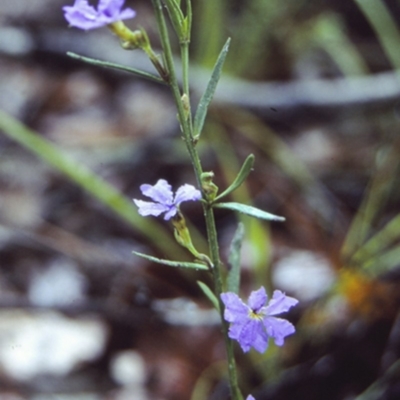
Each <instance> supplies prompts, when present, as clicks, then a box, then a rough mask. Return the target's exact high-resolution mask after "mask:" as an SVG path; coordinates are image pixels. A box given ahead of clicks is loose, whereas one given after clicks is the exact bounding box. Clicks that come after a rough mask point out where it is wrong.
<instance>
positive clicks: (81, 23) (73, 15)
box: [62, 0, 136, 30]
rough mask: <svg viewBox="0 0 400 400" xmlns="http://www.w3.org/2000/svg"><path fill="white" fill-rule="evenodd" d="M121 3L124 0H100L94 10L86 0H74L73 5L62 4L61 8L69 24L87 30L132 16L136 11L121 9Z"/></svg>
mask: <svg viewBox="0 0 400 400" xmlns="http://www.w3.org/2000/svg"><path fill="white" fill-rule="evenodd" d="M123 3H124V0H100V3H99V6H98V9H97V10H96V9H95V8H94V7H92V6H90V5H89V3H88V2H87V0H75V2H74V5H73V6H64V7H63V8H62V9H63V11H64V16H65V19H66V20H67V21H68V23H69V24H70V25H71V26H74V27H76V28H80V29H84V30H88V29H94V28H99V27H102V26H105V25H108V24H110V23H112V22H116V21H120V20H122V19H128V18H133V17H134V16H135V15H136V13H135V11H134V10H132V9H131V8H126V9H124V10H122V11H121V7H122V5H123Z"/></svg>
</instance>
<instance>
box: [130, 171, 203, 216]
mask: <svg viewBox="0 0 400 400" xmlns="http://www.w3.org/2000/svg"><path fill="white" fill-rule="evenodd" d="M140 190H141V192H142V193H143V195H144V196H147V197H150V198H151V199H152V200H153V201H154V202H151V201H143V200H137V199H133V201H134V202H135V204H136V205H137V206H138V208H139V214H140V215H142V216H143V217H147V216H148V215H152V216H154V217H158V216H159V215H161V214H163V213H165V215H164V219H165V220H166V221H168V220H169V219H171V218H172V217H174V216H175V215H176V214H177V213H178V211H179V206H180V205H181V203H183V202H184V201H197V200H200V199H201V192H200V190H197V189H196V188H195V187H194V186H192V185H188V184H185V185H182V186H181V187H180V188H179V189H178V190H177V191H176V194H175V197H174V194H173V192H172V189H171V185H170V184H169V183H168V182H167V181H166V180H164V179H159V180H158V182H157V183H156V184H155V185H154V186H152V185H148V184H144V185H141V186H140Z"/></svg>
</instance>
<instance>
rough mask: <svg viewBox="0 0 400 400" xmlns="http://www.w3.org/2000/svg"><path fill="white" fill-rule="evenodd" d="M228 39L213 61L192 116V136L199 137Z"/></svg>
mask: <svg viewBox="0 0 400 400" xmlns="http://www.w3.org/2000/svg"><path fill="white" fill-rule="evenodd" d="M230 41H231V40H230V39H229V38H228V40H227V41H226V43H225V45H224V47H223V48H222V50H221V52H220V53H219V56H218V59H217V62H216V63H215V65H214V69H213V71H212V73H211V78H210V80H209V82H208V85H207V88H206V90H205V92H204V94H203V96H202V97H201V99H200V102H199V105H198V107H197V110H196V115H195V117H194V125H193V134H194V137H200V134H201V131H202V130H203V126H204V121H205V119H206V116H207V110H208V106H209V105H210V103H211V100H212V98H213V96H214V93H215V89H216V87H217V84H218V81H219V78H220V77H221V71H222V67H223V65H224V62H225V58H226V55H227V54H228V50H229V43H230Z"/></svg>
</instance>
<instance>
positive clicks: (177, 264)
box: [132, 251, 208, 270]
mask: <svg viewBox="0 0 400 400" xmlns="http://www.w3.org/2000/svg"><path fill="white" fill-rule="evenodd" d="M132 253H133V254H135V255H137V256H138V257H142V258H145V259H147V260H149V261H153V262H155V263H158V264H163V265H168V266H169V267H177V268H192V269H205V270H208V267H207V266H206V265H205V264H200V263H194V262H186V261H170V260H163V259H161V258H157V257H153V256H149V255H147V254H143V253H138V252H137V251H132Z"/></svg>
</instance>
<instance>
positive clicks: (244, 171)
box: [215, 154, 255, 201]
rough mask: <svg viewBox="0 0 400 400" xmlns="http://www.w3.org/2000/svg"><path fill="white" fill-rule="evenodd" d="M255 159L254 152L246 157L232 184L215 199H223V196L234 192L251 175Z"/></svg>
mask: <svg viewBox="0 0 400 400" xmlns="http://www.w3.org/2000/svg"><path fill="white" fill-rule="evenodd" d="M254 159H255V157H254V155H253V154H250V155H249V156H248V157H247V158H246V160H245V161H244V163H243V165H242V168H240V171H239V173H238V174H237V176H236V178H235V180H234V181H233V182H232V183H231V184H230V186H229V187H228V188H227V189H226V190H224V191H223V192H222V193H221V194H220V195H219V196H217V197H216V198H215V201H217V200H219V199H222V197H224V196H226V195H228V194H229V193H231V192H233V191H234V190H236V189H237V188H238V187H239V186H240V185H241V184H242V183H243V182H244V181H245V179H246V178H247V177H248V176H249V174H250V172H251V171H252V170H253V165H254Z"/></svg>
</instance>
